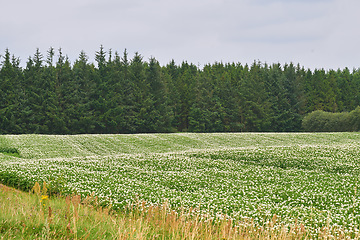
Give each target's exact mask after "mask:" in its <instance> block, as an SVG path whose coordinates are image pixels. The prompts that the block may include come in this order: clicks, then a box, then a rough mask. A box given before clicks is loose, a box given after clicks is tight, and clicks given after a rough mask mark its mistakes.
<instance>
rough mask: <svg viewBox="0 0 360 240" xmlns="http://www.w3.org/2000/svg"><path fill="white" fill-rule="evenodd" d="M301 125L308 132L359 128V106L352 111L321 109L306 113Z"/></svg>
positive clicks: (356, 129)
mask: <svg viewBox="0 0 360 240" xmlns="http://www.w3.org/2000/svg"><path fill="white" fill-rule="evenodd" d="M302 127H303V129H304V130H305V131H308V132H351V131H358V130H359V129H360V108H359V107H358V108H356V109H355V110H354V111H352V112H350V113H349V112H342V113H330V112H324V111H321V110H317V111H314V112H312V113H309V114H308V115H306V116H305V117H304V119H303V121H302Z"/></svg>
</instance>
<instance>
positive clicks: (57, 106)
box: [0, 46, 360, 134]
mask: <svg viewBox="0 0 360 240" xmlns="http://www.w3.org/2000/svg"><path fill="white" fill-rule="evenodd" d="M359 90H360V69H353V70H349V69H347V68H345V69H338V70H324V69H315V70H310V69H305V68H304V67H302V66H300V64H297V65H295V64H293V63H289V64H284V65H281V64H279V63H275V64H271V65H270V64H267V63H261V62H258V61H254V62H253V63H252V64H251V65H250V66H249V65H247V64H245V65H242V64H241V63H222V62H216V63H213V64H207V65H205V66H204V67H202V68H200V67H198V66H196V65H194V64H191V63H188V62H182V63H181V64H176V63H175V61H174V60H172V61H170V62H169V63H168V64H167V65H163V66H162V65H160V63H159V62H158V61H157V60H156V59H155V58H153V57H152V58H150V59H148V60H147V59H143V57H142V56H141V55H140V54H139V53H135V54H134V56H132V57H131V58H130V57H129V56H128V53H127V51H126V50H125V51H124V52H123V53H122V54H119V53H118V52H112V51H111V50H105V49H104V47H103V46H101V47H100V49H99V50H98V51H97V52H96V53H95V62H94V63H92V62H90V61H89V57H88V56H87V54H86V53H85V52H83V51H82V52H81V53H80V54H79V56H78V58H77V59H76V60H75V62H74V63H71V62H70V60H69V59H68V57H67V56H66V55H64V54H63V53H62V50H61V49H59V50H58V51H55V50H54V49H53V48H50V49H49V50H48V51H47V53H46V55H45V56H44V55H43V54H42V53H41V52H40V51H39V49H37V50H36V52H35V54H34V55H33V56H31V57H29V58H28V59H27V61H26V64H25V66H24V67H22V66H21V64H20V59H19V58H16V57H15V56H14V55H12V54H11V53H10V51H9V50H8V49H6V50H5V51H4V54H3V56H2V57H1V65H0V134H30V133H41V134H83V133H89V134H90V133H97V134H106V133H155V132H159V133H162V132H269V131H271V132H298V131H304V130H309V131H357V130H359V126H360V123H357V124H358V125H356V126H355V125H351V126H350V127H349V124H348V123H349V122H350V123H352V122H354V121H355V120H354V119H352V116H356V117H357V119H359V117H360V109H359V108H358V106H359V105H360V91H359ZM352 113H353V114H352ZM312 117H313V118H312ZM329 118H332V119H333V121H332V125H331V124H328V125H329V128H325V129H324V128H323V129H319V128H316V126H314V122H316V121H314V120H313V119H322V120H321V121H322V122H321V121H320V120H319V121H320V124H322V125H324V124H326V123H327V122H328V119H329ZM343 119H345V120H344V121H345V122H344V121H343ZM303 120H304V122H303ZM342 121H343V122H342ZM357 122H359V120H357ZM344 125H346V126H347V128H341V127H339V126H344ZM331 127H333V128H334V129H332V128H331ZM335 128H336V129H335Z"/></svg>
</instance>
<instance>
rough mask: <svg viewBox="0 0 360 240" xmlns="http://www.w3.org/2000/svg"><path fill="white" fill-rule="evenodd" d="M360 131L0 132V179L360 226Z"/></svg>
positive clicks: (107, 200) (116, 203)
mask: <svg viewBox="0 0 360 240" xmlns="http://www.w3.org/2000/svg"><path fill="white" fill-rule="evenodd" d="M359 147H360V134H359V133H233V134H231V133H223V134H220V133H216V134H191V133H186V134H185V133H184V134H137V135H74V136H55V135H51V136H49V135H19V136H12V135H6V136H0V182H2V183H5V184H7V185H12V186H15V187H20V188H24V189H26V188H27V187H31V186H33V184H34V182H36V181H38V182H43V181H46V182H47V183H50V184H51V185H52V186H54V188H56V189H57V190H61V191H62V192H64V193H66V192H74V191H75V192H77V193H79V194H81V195H82V196H86V195H90V194H92V193H93V194H95V195H96V196H98V197H99V198H100V200H101V201H102V203H103V204H104V205H106V204H111V205H112V206H113V207H114V208H115V209H123V208H125V207H126V206H128V205H129V204H132V203H134V202H136V201H138V200H145V201H146V205H147V206H150V205H160V204H162V203H164V202H168V203H169V205H170V207H171V208H172V209H175V210H176V209H180V208H181V207H185V208H192V209H194V210H193V213H194V214H201V216H203V218H204V220H205V221H206V220H208V219H210V218H214V217H215V218H216V217H220V218H232V219H234V220H240V221H242V222H244V221H252V220H253V221H254V222H255V223H256V224H258V225H259V226H262V225H263V224H264V223H265V222H267V221H270V220H271V219H272V218H273V217H274V215H276V216H277V219H278V220H277V224H279V226H280V225H287V224H294V223H295V222H298V223H302V224H304V225H305V227H306V228H307V229H309V230H310V231H312V232H314V234H315V233H316V231H318V230H319V229H320V228H322V227H325V226H329V227H332V228H337V229H340V231H344V232H350V233H354V234H356V233H358V232H359V226H360V205H359V204H360V199H359V189H358V187H359V186H360V178H359V176H360V151H359Z"/></svg>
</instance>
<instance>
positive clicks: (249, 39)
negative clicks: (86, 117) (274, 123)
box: [0, 0, 360, 69]
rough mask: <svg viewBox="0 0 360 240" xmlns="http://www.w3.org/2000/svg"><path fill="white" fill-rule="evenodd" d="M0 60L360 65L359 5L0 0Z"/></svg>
mask: <svg viewBox="0 0 360 240" xmlns="http://www.w3.org/2000/svg"><path fill="white" fill-rule="evenodd" d="M0 3H1V5H0V6H1V14H0V54H2V55H3V53H4V51H5V49H6V48H9V50H10V52H11V53H12V54H14V55H15V56H17V57H20V59H21V60H22V64H24V63H25V62H26V61H27V58H28V57H29V56H30V55H31V56H32V55H33V54H34V53H35V51H36V48H39V49H40V51H41V52H42V53H43V54H44V55H46V51H47V50H48V49H49V47H54V48H55V49H58V48H60V47H61V48H62V49H63V53H65V54H67V55H68V56H69V58H70V60H71V61H72V62H73V61H74V60H75V59H76V58H77V57H78V55H79V53H80V51H81V50H84V51H85V52H86V53H87V55H89V57H90V61H92V59H93V58H94V54H95V52H96V51H98V50H99V47H100V45H103V46H104V48H105V50H108V49H110V48H111V49H113V51H115V50H116V51H119V52H120V53H121V54H122V52H123V51H124V49H125V48H127V50H128V52H129V54H130V57H132V56H133V53H134V52H136V51H137V52H139V53H140V54H141V55H142V56H143V57H144V60H148V59H149V57H151V56H153V57H155V58H156V59H157V60H158V61H159V62H160V63H161V64H162V65H165V64H167V63H168V62H169V61H170V60H171V59H174V60H175V62H176V63H177V64H181V62H182V61H185V60H186V61H188V62H191V63H194V64H196V65H199V66H203V65H204V64H207V63H214V62H215V61H217V62H220V61H223V62H240V63H242V64H245V63H248V64H251V63H252V62H253V61H254V60H259V61H261V62H267V63H269V64H271V63H281V64H284V63H290V62H293V63H296V64H297V63H300V64H301V65H302V66H304V67H305V68H311V69H314V68H325V69H338V68H345V67H348V68H350V69H353V68H359V67H360V29H359V24H360V14H359V13H358V12H359V9H360V1H359V0H176V1H175V0H128V1H125V0H61V1H59V0H56V1H54V0H31V1H30V0H11V1H9V0H0Z"/></svg>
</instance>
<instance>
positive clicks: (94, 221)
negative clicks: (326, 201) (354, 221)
mask: <svg viewBox="0 0 360 240" xmlns="http://www.w3.org/2000/svg"><path fill="white" fill-rule="evenodd" d="M36 186H37V187H36ZM96 199H97V198H96V197H92V196H88V197H86V198H83V199H81V198H80V196H79V195H73V196H67V197H59V196H52V197H48V195H46V189H45V190H44V188H43V189H40V186H39V185H35V191H34V193H32V194H31V193H25V192H21V191H19V190H15V189H13V188H9V187H6V186H4V185H0V200H1V201H0V211H1V215H0V239H308V238H310V236H309V234H308V233H307V230H306V229H305V227H304V225H302V224H296V223H295V224H294V225H292V226H291V225H289V226H285V225H283V226H281V227H280V228H279V227H275V223H276V221H277V218H276V216H273V218H272V221H271V222H269V223H268V224H266V225H264V226H261V227H256V226H255V225H254V223H253V222H234V221H231V220H227V219H220V218H219V219H214V218H210V217H208V219H205V220H204V219H202V218H204V217H206V216H201V215H195V216H194V215H192V214H190V212H191V211H193V210H192V209H183V210H182V212H180V213H177V212H175V211H172V210H171V209H170V208H169V205H168V204H167V203H164V204H163V205H161V206H156V207H145V205H146V204H145V203H144V202H138V203H137V204H136V205H135V206H133V207H131V208H128V209H126V211H122V212H119V211H117V212H115V211H111V210H110V209H109V208H101V207H99V206H98V205H97V200H96ZM334 235H337V238H338V239H347V238H346V237H349V235H348V234H346V233H342V234H341V233H340V234H339V232H337V230H336V229H334V228H332V229H330V227H327V228H323V229H319V233H318V235H317V237H318V238H320V239H333V237H334ZM355 237H356V238H358V236H355Z"/></svg>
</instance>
